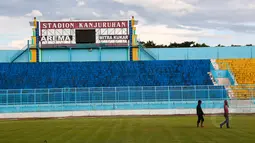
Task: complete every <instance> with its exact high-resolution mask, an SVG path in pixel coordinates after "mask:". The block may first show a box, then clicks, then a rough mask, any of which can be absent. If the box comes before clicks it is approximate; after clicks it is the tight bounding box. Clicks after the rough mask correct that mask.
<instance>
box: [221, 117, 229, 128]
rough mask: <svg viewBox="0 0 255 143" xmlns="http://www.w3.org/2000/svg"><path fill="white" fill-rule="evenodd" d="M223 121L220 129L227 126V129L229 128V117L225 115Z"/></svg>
mask: <svg viewBox="0 0 255 143" xmlns="http://www.w3.org/2000/svg"><path fill="white" fill-rule="evenodd" d="M224 117H225V121H223V122H222V123H221V124H220V126H221V127H222V126H223V125H225V124H227V128H229V117H228V115H225V116H224Z"/></svg>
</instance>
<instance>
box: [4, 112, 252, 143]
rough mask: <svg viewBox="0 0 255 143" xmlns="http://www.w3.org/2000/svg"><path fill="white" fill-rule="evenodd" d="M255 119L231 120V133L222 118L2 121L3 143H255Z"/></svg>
mask: <svg viewBox="0 0 255 143" xmlns="http://www.w3.org/2000/svg"><path fill="white" fill-rule="evenodd" d="M254 117H255V116H232V117H231V118H230V119H231V120H230V122H231V129H226V128H225V127H223V128H222V129H220V128H219V123H220V122H221V121H223V120H224V119H223V117H221V116H206V117H205V127H204V128H197V127H196V117H195V116H163V117H162V116H153V117H152V116H149V117H105V118H68V119H42V120H16V121H13V120H12V121H11V120H2V121H0V143H44V141H45V140H47V143H155V142H157V143H184V142H185V143H186V142H187V143H193V142H194V143H195V142H197V143H216V142H217V143H234V142H238V143H239V142H243V143H249V142H251V143H252V142H255V120H254V119H255V118H254Z"/></svg>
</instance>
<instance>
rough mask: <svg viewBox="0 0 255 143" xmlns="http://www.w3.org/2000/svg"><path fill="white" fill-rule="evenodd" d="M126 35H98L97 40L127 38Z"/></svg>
mask: <svg viewBox="0 0 255 143" xmlns="http://www.w3.org/2000/svg"><path fill="white" fill-rule="evenodd" d="M128 39H129V36H128V35H99V40H128Z"/></svg>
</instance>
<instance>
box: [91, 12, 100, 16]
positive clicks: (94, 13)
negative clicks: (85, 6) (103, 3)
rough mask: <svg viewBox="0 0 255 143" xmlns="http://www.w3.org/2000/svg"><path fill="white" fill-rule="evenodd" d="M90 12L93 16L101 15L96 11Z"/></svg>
mask: <svg viewBox="0 0 255 143" xmlns="http://www.w3.org/2000/svg"><path fill="white" fill-rule="evenodd" d="M92 14H93V15H94V16H95V17H101V15H100V14H98V13H96V12H94V11H93V12H92Z"/></svg>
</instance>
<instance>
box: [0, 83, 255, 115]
mask: <svg viewBox="0 0 255 143" xmlns="http://www.w3.org/2000/svg"><path fill="white" fill-rule="evenodd" d="M247 88H249V90H250V91H252V92H251V93H252V94H251V96H250V97H249V98H245V100H239V99H238V98H236V99H230V98H229V96H228V94H229V91H228V88H225V87H224V86H152V87H148V86H144V87H92V88H54V89H10V90H0V113H14V112H52V111H80V110H82V111H83V110H136V109H193V108H194V107H195V106H196V104H197V100H202V101H203V106H204V108H215V109H219V108H222V104H223V100H230V101H231V100H232V101H235V102H233V106H235V107H239V106H242V107H247V108H251V107H252V108H253V107H254V108H255V106H254V103H255V102H254V101H255V100H254V94H255V88H253V87H252V88H251V87H250V86H249V87H247ZM241 90H243V88H242V89H241ZM240 99H241V98H240ZM237 101H238V102H237Z"/></svg>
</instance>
